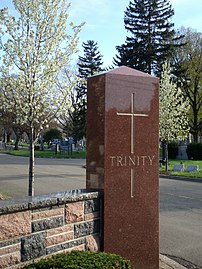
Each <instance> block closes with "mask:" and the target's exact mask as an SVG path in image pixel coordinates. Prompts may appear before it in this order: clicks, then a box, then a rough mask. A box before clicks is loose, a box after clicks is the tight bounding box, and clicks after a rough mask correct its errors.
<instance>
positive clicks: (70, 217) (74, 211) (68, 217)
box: [65, 201, 84, 223]
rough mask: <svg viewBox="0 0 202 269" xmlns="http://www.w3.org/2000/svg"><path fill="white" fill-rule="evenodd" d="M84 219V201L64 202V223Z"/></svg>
mask: <svg viewBox="0 0 202 269" xmlns="http://www.w3.org/2000/svg"><path fill="white" fill-rule="evenodd" d="M83 220H84V202H83V201H82V202H76V203H69V204H66V208H65V221H66V223H73V222H79V221H83Z"/></svg>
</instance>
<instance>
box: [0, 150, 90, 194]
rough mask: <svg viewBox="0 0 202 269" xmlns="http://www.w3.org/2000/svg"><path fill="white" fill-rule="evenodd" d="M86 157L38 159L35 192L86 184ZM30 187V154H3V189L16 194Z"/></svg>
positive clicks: (0, 172)
mask: <svg viewBox="0 0 202 269" xmlns="http://www.w3.org/2000/svg"><path fill="white" fill-rule="evenodd" d="M84 164H85V160H74V159H42V158H36V159H35V195H40V194H47V193H51V192H58V191H65V190H71V189H78V188H85V187H86V183H85V174H86V171H85V169H84V168H82V165H84ZM27 191H28V158H26V157H15V156H11V155H6V154H0V192H2V193H4V194H6V195H8V196H10V197H13V198H17V197H22V196H26V195H27Z"/></svg>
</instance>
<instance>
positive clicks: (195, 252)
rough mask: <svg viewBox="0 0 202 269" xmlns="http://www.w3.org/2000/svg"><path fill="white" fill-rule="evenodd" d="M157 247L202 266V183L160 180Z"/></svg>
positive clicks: (162, 251)
mask: <svg viewBox="0 0 202 269" xmlns="http://www.w3.org/2000/svg"><path fill="white" fill-rule="evenodd" d="M160 193H161V195H160V196H161V197H160V249H161V253H165V254H170V255H173V256H177V257H181V258H183V259H185V260H188V261H191V262H193V263H195V264H196V265H198V266H201V267H202V183H196V182H195V183H193V182H187V181H186V182H184V181H178V180H171V179H161V180H160Z"/></svg>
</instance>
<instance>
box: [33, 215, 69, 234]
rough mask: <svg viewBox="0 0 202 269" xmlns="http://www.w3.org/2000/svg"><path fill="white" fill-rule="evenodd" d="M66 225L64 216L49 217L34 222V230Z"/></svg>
mask: <svg viewBox="0 0 202 269" xmlns="http://www.w3.org/2000/svg"><path fill="white" fill-rule="evenodd" d="M63 225H64V217H56V218H48V219H43V220H39V221H34V222H32V232H33V233H35V232H39V231H44V230H48V229H53V228H56V227H60V226H63Z"/></svg>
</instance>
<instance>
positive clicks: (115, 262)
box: [23, 251, 132, 269]
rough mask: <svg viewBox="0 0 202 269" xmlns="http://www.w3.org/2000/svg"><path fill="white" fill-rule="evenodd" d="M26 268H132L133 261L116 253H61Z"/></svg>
mask: <svg viewBox="0 0 202 269" xmlns="http://www.w3.org/2000/svg"><path fill="white" fill-rule="evenodd" d="M23 268H24V269H25V268H26V269H112V268H113V269H118V268H123V269H131V268H132V265H131V263H130V262H129V261H128V260H126V259H125V258H122V257H120V256H119V255H116V254H110V253H105V252H91V251H72V252H70V253H61V254H57V255H54V256H52V257H50V258H47V259H41V260H40V261H38V262H36V263H33V264H30V265H26V266H25V267H23Z"/></svg>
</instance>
